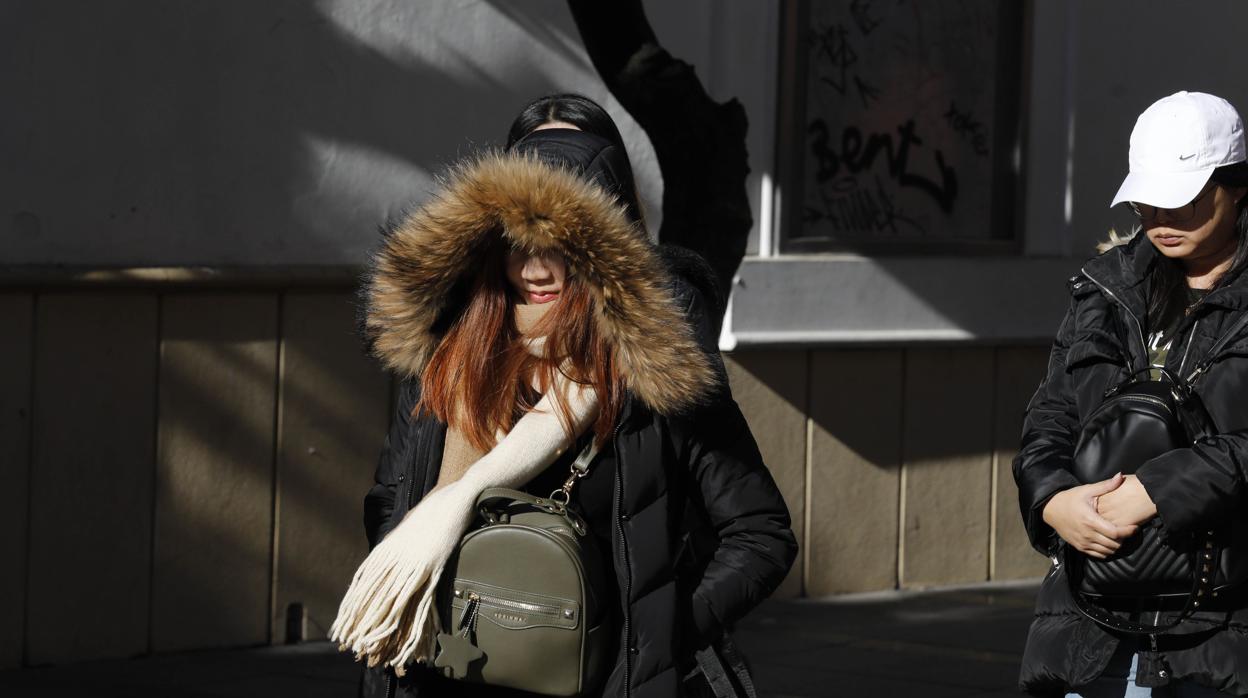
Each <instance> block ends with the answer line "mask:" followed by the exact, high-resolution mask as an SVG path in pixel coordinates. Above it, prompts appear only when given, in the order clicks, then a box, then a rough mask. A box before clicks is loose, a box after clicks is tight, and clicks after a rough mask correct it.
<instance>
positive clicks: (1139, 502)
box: [1096, 475, 1157, 526]
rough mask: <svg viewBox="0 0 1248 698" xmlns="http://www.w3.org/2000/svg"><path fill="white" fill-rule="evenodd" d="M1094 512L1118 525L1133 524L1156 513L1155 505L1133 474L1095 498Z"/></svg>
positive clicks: (1143, 520) (1145, 519) (1141, 521)
mask: <svg viewBox="0 0 1248 698" xmlns="http://www.w3.org/2000/svg"><path fill="white" fill-rule="evenodd" d="M1096 513H1098V514H1100V515H1101V516H1103V517H1105V519H1106V520H1108V521H1109V522H1110V523H1113V524H1115V525H1118V526H1135V525H1138V524H1142V523H1144V522H1145V521H1147V520H1149V519H1151V518H1153V517H1154V516H1156V515H1157V505H1156V504H1154V503H1153V499H1152V497H1149V496H1148V490H1145V489H1144V485H1143V484H1141V483H1140V479H1139V478H1138V477H1136V476H1134V475H1128V476H1126V477H1125V478H1123V483H1122V486H1121V487H1119V488H1118V489H1116V490H1114V491H1113V492H1109V493H1107V494H1103V495H1101V496H1100V497H1098V498H1097V500H1096Z"/></svg>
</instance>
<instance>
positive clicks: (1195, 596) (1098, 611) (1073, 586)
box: [1065, 531, 1222, 635]
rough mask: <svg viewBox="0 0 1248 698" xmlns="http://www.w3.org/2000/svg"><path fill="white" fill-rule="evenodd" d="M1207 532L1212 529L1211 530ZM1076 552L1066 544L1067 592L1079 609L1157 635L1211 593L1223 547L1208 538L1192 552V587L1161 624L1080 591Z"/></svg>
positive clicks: (1126, 629) (1122, 628) (1123, 628)
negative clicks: (1103, 604)
mask: <svg viewBox="0 0 1248 698" xmlns="http://www.w3.org/2000/svg"><path fill="white" fill-rule="evenodd" d="M1210 533H1211V534H1212V533H1213V532H1212V531H1210ZM1077 554H1078V552H1077V551H1076V550H1075V549H1074V548H1073V547H1071V546H1070V545H1067V546H1066V556H1065V558H1066V559H1065V564H1066V570H1067V572H1066V583H1067V585H1068V586H1069V587H1070V595H1071V597H1072V598H1073V599H1074V601H1075V609H1076V610H1078V611H1079V613H1081V614H1083V615H1084V616H1085V617H1086V618H1088V619H1090V620H1093V621H1095V622H1097V623H1099V624H1100V625H1103V626H1105V627H1107V628H1109V629H1111V630H1117V631H1119V632H1123V633H1128V634H1131V635H1160V634H1162V633H1165V632H1168V631H1170V630H1173V629H1175V628H1177V627H1178V626H1179V624H1180V623H1182V622H1183V621H1185V620H1187V619H1188V618H1190V617H1191V616H1192V614H1194V613H1196V612H1197V611H1199V610H1200V606H1201V603H1202V602H1204V601H1207V600H1208V599H1209V598H1210V597H1211V596H1213V595H1214V591H1213V585H1214V579H1215V577H1216V575H1217V570H1218V558H1219V557H1220V556H1221V554H1222V550H1221V548H1218V547H1217V546H1215V545H1214V544H1213V540H1212V538H1210V539H1208V540H1206V541H1205V544H1204V546H1203V547H1202V548H1201V549H1198V550H1197V551H1196V552H1195V553H1193V555H1194V559H1193V560H1192V562H1193V564H1192V590H1191V592H1189V593H1188V595H1187V602H1186V603H1184V605H1183V608H1182V609H1181V610H1180V611H1179V612H1178V614H1177V615H1176V616H1175V617H1174V618H1172V619H1170V620H1169V621H1168V622H1166V623H1164V624H1161V625H1148V624H1147V623H1138V622H1136V621H1133V620H1128V619H1126V618H1123V617H1121V616H1118V615H1115V614H1114V613H1113V612H1111V611H1108V610H1106V609H1104V608H1101V607H1100V606H1097V605H1096V604H1094V603H1092V601H1091V600H1089V599H1088V597H1087V595H1086V594H1084V593H1083V592H1082V591H1079V584H1080V582H1082V581H1083V565H1081V564H1078V563H1080V562H1082V560H1080V559H1077V558H1075V557H1074V556H1075V555H1077Z"/></svg>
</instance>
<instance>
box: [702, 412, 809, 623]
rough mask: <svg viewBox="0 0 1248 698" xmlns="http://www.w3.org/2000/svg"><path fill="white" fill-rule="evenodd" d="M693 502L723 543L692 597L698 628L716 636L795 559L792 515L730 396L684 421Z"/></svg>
mask: <svg viewBox="0 0 1248 698" xmlns="http://www.w3.org/2000/svg"><path fill="white" fill-rule="evenodd" d="M686 425H687V428H689V429H690V430H691V431H690V433H689V434H688V435H686V436H685V439H684V441H685V443H686V453H685V454H684V455H683V457H684V459H685V462H686V463H688V464H689V467H690V468H691V475H692V478H691V481H692V483H693V488H692V491H691V492H690V495H691V497H692V498H693V499H694V500H695V501H696V503H698V504H700V505H701V507H702V510H703V512H704V514H705V517H706V520H707V522H708V523H709V525H710V527H711V528H712V529H713V531H714V533H715V537H716V539H717V543H716V544H715V547H714V550H713V551H712V552H711V555H710V559H709V560H708V561H707V563H706V566H705V568H704V569H703V571H702V577H701V579H700V580H699V581H698V582H697V584H696V586H694V588H693V592H692V596H693V599H692V609H690V610H691V613H692V618H691V620H692V622H693V625H694V627H695V629H696V631H697V635H698V636H699V637H700V638H702V639H709V638H713V637H715V636H716V635H718V633H719V631H720V630H721V629H722V628H724V627H728V626H731V625H732V624H733V623H735V622H736V621H737V620H738V619H740V618H741V617H742V616H744V615H745V614H746V613H747V612H749V611H750V609H752V608H754V607H755V606H757V605H758V604H759V603H760V602H761V601H763V600H764V599H766V598H767V597H768V596H769V595H771V593H772V592H773V591H775V589H776V587H778V586H779V585H780V583H781V582H783V581H784V577H785V574H786V573H787V572H788V571H789V567H791V566H792V564H793V560H794V559H795V558H796V557H797V539H796V538H795V537H794V535H793V530H792V528H791V521H790V518H789V509H788V507H787V506H786V505H785V503H784V499H783V498H782V497H781V496H780V491H779V489H778V488H777V487H776V483H775V480H773V479H772V477H771V473H770V472H769V471H768V469H767V466H766V465H765V464H764V463H763V458H762V455H761V454H760V453H759V451H758V446H757V444H756V443H755V442H754V436H753V435H752V434H751V433H750V428H749V425H748V424H746V421H745V417H744V416H743V415H742V414H741V410H740V409H739V408H738V407H737V404H736V403H735V402H734V401H733V400H732V398H731V397H729V398H727V399H726V400H723V401H720V402H719V403H718V404H716V405H714V406H713V407H711V408H707V409H705V410H702V411H701V412H700V413H699V414H698V415H697V416H696V417H695V418H693V419H691V420H689V421H688V422H686Z"/></svg>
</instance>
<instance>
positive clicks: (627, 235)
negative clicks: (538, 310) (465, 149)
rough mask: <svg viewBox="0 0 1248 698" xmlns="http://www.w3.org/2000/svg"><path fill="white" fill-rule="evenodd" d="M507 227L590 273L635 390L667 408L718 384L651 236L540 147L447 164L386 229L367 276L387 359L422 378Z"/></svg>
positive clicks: (374, 335)
mask: <svg viewBox="0 0 1248 698" xmlns="http://www.w3.org/2000/svg"><path fill="white" fill-rule="evenodd" d="M497 232H501V234H502V235H503V237H504V238H505V239H506V240H508V241H510V242H511V243H512V244H514V245H516V246H517V247H520V248H522V249H526V250H529V251H531V252H537V251H550V252H556V253H558V254H560V255H562V256H563V258H564V259H565V260H567V264H568V271H569V273H570V274H578V275H580V276H581V278H583V279H585V280H586V281H588V285H589V287H590V289H591V293H592V294H593V296H594V300H595V301H596V317H595V322H597V325H598V330H599V332H601V333H602V335H603V336H604V337H606V338H607V339H608V341H610V342H611V344H612V345H613V346H614V348H615V351H616V357H617V360H618V361H619V364H620V370H621V372H622V373H623V376H624V379H625V381H626V384H627V386H628V388H629V389H630V390H631V391H632V392H633V394H634V395H635V396H636V397H638V398H639V399H640V400H641V401H642V402H644V403H645V404H646V405H647V406H649V407H650V408H651V409H653V410H654V411H656V412H658V413H660V414H669V415H670V414H674V413H678V412H680V411H682V410H684V409H687V408H689V407H691V406H692V405H694V404H696V403H698V402H700V401H701V400H702V399H703V398H704V397H705V396H707V395H708V394H709V392H710V391H711V389H712V388H713V387H714V386H715V383H716V378H715V373H714V371H713V369H712V368H711V365H710V361H709V359H708V357H707V356H706V355H705V354H704V353H703V352H702V350H701V349H699V347H698V344H697V342H696V341H695V340H694V338H693V334H692V330H691V329H690V328H689V326H688V323H687V322H686V320H685V316H684V313H682V312H681V309H680V308H679V307H677V304H676V301H675V299H674V297H673V294H672V289H671V283H670V280H669V279H668V277H667V274H666V272H665V270H664V265H663V263H662V261H661V260H660V259H659V255H658V253H657V252H656V250H655V248H654V246H653V245H651V244H650V243H649V241H647V240H646V239H645V236H644V234H642V233H640V232H639V231H638V230H637V229H636V228H634V227H633V225H632V224H631V223H630V222H629V219H628V217H627V215H626V214H625V211H624V207H623V206H622V205H621V204H619V203H618V202H617V201H616V200H615V199H613V198H612V197H611V196H610V195H609V194H607V193H606V192H605V191H604V190H603V189H601V188H600V187H598V186H596V185H594V184H591V183H589V182H586V181H585V180H583V179H581V178H580V177H578V176H577V175H575V174H573V173H572V172H569V171H567V170H564V169H561V168H559V167H556V166H553V165H550V164H547V163H545V162H543V161H542V160H540V159H538V158H537V157H536V156H535V155H532V154H517V153H499V152H487V153H485V154H482V155H478V156H475V157H472V158H469V159H468V160H465V161H463V162H461V163H460V164H459V165H457V166H455V167H454V168H452V169H451V171H450V173H449V174H448V175H447V176H446V177H445V179H444V181H443V182H442V186H441V187H440V189H439V191H438V192H437V193H436V194H435V195H434V196H433V197H432V199H431V200H430V201H428V202H427V203H425V204H424V205H423V206H421V207H420V208H419V209H417V210H415V211H414V212H413V213H411V214H409V215H407V216H406V217H405V218H404V219H403V220H401V221H400V222H399V223H398V224H397V225H394V226H393V227H392V228H391V229H390V230H389V231H387V234H386V239H385V242H384V244H383V245H382V248H381V250H380V251H379V252H378V253H377V254H376V256H375V258H374V260H373V269H372V272H371V274H370V277H369V278H368V280H367V283H366V287H365V289H364V293H365V296H366V299H365V300H366V306H367V307H366V317H365V332H366V334H367V335H368V338H369V340H370V341H371V344H372V346H373V351H374V353H375V354H376V355H377V356H378V357H379V358H380V359H382V361H383V362H384V363H385V364H386V366H387V367H389V368H390V369H392V370H394V371H396V372H398V373H399V374H400V375H402V376H404V377H412V378H417V377H419V376H420V375H421V372H422V371H423V370H424V368H425V364H426V363H427V362H428V360H429V357H430V356H431V355H432V354H433V351H434V349H436V348H437V345H438V342H439V341H441V338H442V334H443V332H444V331H445V329H446V328H447V327H448V326H449V321H448V317H446V316H447V315H448V314H450V313H457V312H459V311H460V308H458V307H455V306H456V304H455V303H453V302H452V301H451V299H452V297H453V295H454V292H455V291H456V290H457V283H458V282H459V281H461V279H463V278H464V277H465V276H466V274H467V273H468V272H470V271H472V270H473V269H474V268H475V266H476V263H477V259H478V256H479V253H480V252H481V251H482V250H483V249H484V247H485V244H486V243H488V242H489V241H490V238H491V236H493V235H495V234H497Z"/></svg>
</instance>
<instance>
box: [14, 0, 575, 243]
mask: <svg viewBox="0 0 1248 698" xmlns="http://www.w3.org/2000/svg"><path fill="white" fill-rule="evenodd" d="M461 5H463V3H455V4H453V5H452V4H450V3H448V4H447V5H446V6H434V7H432V8H429V7H425V6H417V5H415V4H408V3H401V2H383V1H376V2H371V3H369V4H368V5H362V4H355V3H352V4H350V5H348V4H344V3H339V4H337V5H335V4H332V3H311V2H306V1H305V0H286V1H281V2H265V3H238V2H197V1H193V0H180V1H175V2H168V1H163V0H162V1H156V0H140V1H136V2H125V3H92V2H78V3H71V4H70V6H69V7H68V8H67V7H65V6H58V7H57V9H56V11H53V10H52V9H51V8H49V7H48V6H47V5H46V4H45V3H37V2H23V3H7V4H6V5H5V6H4V8H3V9H0V44H2V45H4V46H5V47H6V55H8V56H9V57H10V61H9V63H8V67H7V68H6V69H5V70H4V71H3V73H2V74H0V78H2V79H3V82H5V83H7V89H6V93H7V94H8V95H9V97H10V99H11V100H12V102H13V103H14V104H23V105H25V107H24V108H23V109H20V110H9V111H7V112H6V113H5V114H4V116H2V117H0V126H3V128H0V131H2V132H4V133H8V134H17V137H16V138H14V139H13V140H12V141H10V142H9V143H6V144H5V147H4V148H3V150H6V151H7V150H10V149H11V152H8V153H6V157H5V158H4V159H5V160H6V161H9V162H11V163H14V162H15V163H17V165H18V166H17V167H11V168H5V169H4V173H3V174H0V192H3V193H0V211H3V213H4V215H5V219H7V220H6V221H5V223H6V225H4V226H3V228H0V249H3V250H5V252H4V257H5V258H4V259H3V260H0V261H3V262H9V263H43V264H51V263H68V264H88V265H142V264H144V263H151V261H152V260H155V261H157V262H158V263H160V264H163V265H169V264H172V265H181V264H224V265H242V264H318V263H319V264H324V263H342V262H343V261H348V262H358V261H360V260H361V259H362V257H363V252H364V250H366V249H367V248H368V247H370V246H371V245H372V244H373V241H374V239H373V237H372V235H371V231H372V230H374V229H375V227H376V225H377V223H378V222H380V221H381V220H383V219H384V218H385V217H386V216H387V215H388V214H389V213H393V211H388V210H387V209H386V207H387V206H393V205H402V204H406V203H409V202H410V201H412V200H413V199H415V198H419V197H421V196H423V195H424V194H425V190H426V189H427V188H428V186H429V179H428V176H427V175H426V174H425V171H426V170H427V169H431V168H433V169H436V167H437V166H439V165H440V164H442V163H444V162H446V161H449V160H451V159H453V158H454V157H455V156H456V155H457V153H458V152H459V151H460V150H463V149H466V147H467V146H469V145H470V144H472V143H474V142H476V143H481V142H494V143H498V142H501V141H502V139H503V136H504V134H505V130H506V127H507V122H506V121H505V119H506V117H505V116H500V114H510V113H511V112H512V111H514V110H518V108H519V106H520V105H521V104H523V103H524V102H525V101H527V100H528V99H530V98H532V97H533V96H534V95H537V94H540V93H542V92H545V91H549V90H550V89H551V87H552V85H551V77H550V76H548V75H544V74H543V73H542V71H540V70H537V69H524V70H512V71H510V73H509V74H485V73H484V72H483V71H481V70H479V69H477V68H476V67H474V63H473V61H472V58H474V57H473V56H466V55H463V54H462V49H461V47H459V46H457V45H456V44H454V43H452V42H453V41H455V40H457V39H460V40H462V38H463V33H464V32H465V31H466V30H465V29H463V25H464V24H465V23H466V22H467V23H470V22H472V21H473V20H474V13H475V14H481V13H482V12H483V10H482V9H481V8H480V7H461ZM484 7H485V9H486V10H489V6H484ZM560 10H561V11H563V12H564V13H565V14H566V10H564V9H563V8H562V5H561V4H560ZM335 13H336V14H335ZM490 13H491V16H492V17H495V20H494V23H495V24H497V19H496V17H497V13H496V12H494V11H492V10H491V11H490ZM512 14H514V13H512ZM440 22H444V23H445V26H446V27H447V29H446V34H445V38H443V35H442V34H441V33H434V32H432V31H430V30H428V29H427V27H430V26H433V27H437V26H441V25H440V24H439V23H440ZM569 22H570V20H569ZM524 27H525V29H526V31H533V30H534V29H533V27H534V23H533V22H532V21H529V22H526V23H524ZM357 29H358V30H359V32H361V34H360V35H356V34H353V33H352V32H353V31H355V30H357ZM404 31H413V32H422V33H421V34H420V36H418V37H413V36H408V35H405V34H403V33H402V32H404ZM457 32H458V34H457ZM546 40H547V42H548V43H549V44H550V45H560V44H562V45H563V49H562V51H563V52H564V53H567V54H569V55H570V54H571V53H572V51H573V49H572V48H571V47H570V46H568V45H567V43H568V42H567V39H566V38H562V39H561V38H559V37H557V36H554V35H552V36H548V37H546ZM479 43H484V42H483V41H482V42H479ZM487 105H488V108H487ZM500 105H502V106H503V107H504V108H503V109H499V108H498V107H499V106H500ZM448 128H451V129H453V131H451V132H448ZM361 231H366V232H361Z"/></svg>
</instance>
